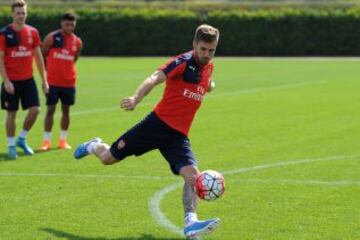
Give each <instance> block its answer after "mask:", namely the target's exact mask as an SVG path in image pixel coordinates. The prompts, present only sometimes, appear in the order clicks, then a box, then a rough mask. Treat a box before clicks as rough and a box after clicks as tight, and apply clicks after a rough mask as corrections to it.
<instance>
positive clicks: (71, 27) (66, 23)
mask: <svg viewBox="0 0 360 240" xmlns="http://www.w3.org/2000/svg"><path fill="white" fill-rule="evenodd" d="M75 27H76V21H70V20H62V21H61V28H62V30H63V31H64V32H65V33H66V34H71V33H73V32H74V31H75Z"/></svg>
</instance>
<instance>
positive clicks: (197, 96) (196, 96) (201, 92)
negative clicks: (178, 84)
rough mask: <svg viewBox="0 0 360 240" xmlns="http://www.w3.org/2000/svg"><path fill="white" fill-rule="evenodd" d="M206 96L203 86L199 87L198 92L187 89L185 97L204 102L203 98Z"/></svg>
mask: <svg viewBox="0 0 360 240" xmlns="http://www.w3.org/2000/svg"><path fill="white" fill-rule="evenodd" d="M204 95H205V89H204V88H203V87H201V86H198V87H197V92H192V91H190V90H189V89H187V88H185V89H184V93H183V96H184V97H186V98H190V99H193V100H195V101H199V102H201V101H202V100H203V97H204Z"/></svg>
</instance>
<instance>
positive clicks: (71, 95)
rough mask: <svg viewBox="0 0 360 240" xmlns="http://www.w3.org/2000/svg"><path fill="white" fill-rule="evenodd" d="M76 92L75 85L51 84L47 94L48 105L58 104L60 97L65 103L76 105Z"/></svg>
mask: <svg viewBox="0 0 360 240" xmlns="http://www.w3.org/2000/svg"><path fill="white" fill-rule="evenodd" d="M75 93H76V90H75V88H74V87H70V88H65V87H54V86H49V93H48V94H47V95H46V105H48V106H49V105H56V104H57V103H58V101H59V99H60V101H61V103H62V104H64V105H69V106H71V105H74V103H75Z"/></svg>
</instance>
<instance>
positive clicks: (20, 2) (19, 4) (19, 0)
mask: <svg viewBox="0 0 360 240" xmlns="http://www.w3.org/2000/svg"><path fill="white" fill-rule="evenodd" d="M17 7H26V2H25V1H24V0H15V1H14V2H13V3H12V4H11V11H12V12H13V11H14V9H15V8H17Z"/></svg>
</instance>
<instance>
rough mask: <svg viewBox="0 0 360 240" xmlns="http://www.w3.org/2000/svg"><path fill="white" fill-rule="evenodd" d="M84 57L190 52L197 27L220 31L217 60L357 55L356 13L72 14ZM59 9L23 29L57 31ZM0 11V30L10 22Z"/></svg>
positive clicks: (359, 30) (34, 14) (35, 15)
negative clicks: (238, 57) (218, 56)
mask: <svg viewBox="0 0 360 240" xmlns="http://www.w3.org/2000/svg"><path fill="white" fill-rule="evenodd" d="M76 12H77V14H78V15H79V16H80V19H79V21H78V26H77V33H78V35H79V36H81V38H82V39H83V41H84V45H85V48H84V52H83V53H84V54H85V55H110V56H111V55H113V56H117V55H130V56H136V55H174V54H177V53H179V52H182V51H186V50H188V49H189V48H191V41H192V37H193V32H194V30H195V28H196V26H197V25H199V24H201V23H209V24H212V25H214V26H216V27H218V28H219V29H220V32H221V37H220V45H219V48H218V51H217V54H218V55H227V56H234V55H244V56H258V55H263V56H274V55H277V56H292V55H297V56H299V55H358V54H359V53H360V9H358V8H350V9H345V10H344V9H343V10H336V9H324V10H321V9H316V10H314V9H276V10H256V11H245V10H242V11H241V10H234V11H210V12H195V11H191V10H181V11H180V10H171V9H163V10H157V11H156V10H154V9H121V10H119V9H107V10H106V9H99V10H95V9H92V10H84V9H78V10H76ZM61 13H62V11H61V10H59V9H49V10H46V11H44V10H43V9H42V10H40V9H30V12H29V18H28V23H29V24H31V25H33V26H35V27H37V28H38V29H39V30H40V33H41V34H42V36H45V34H46V33H47V32H50V31H52V30H54V29H56V28H57V27H58V17H59V15H60V14H61ZM8 15H9V11H8V9H0V25H5V24H6V23H8V22H9V21H10V20H11V19H10V18H9V16H8Z"/></svg>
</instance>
